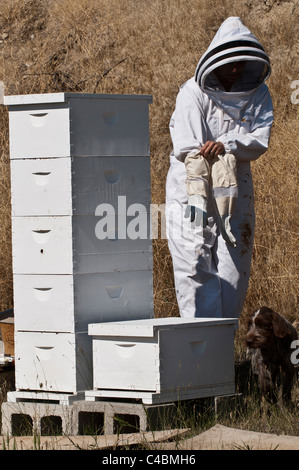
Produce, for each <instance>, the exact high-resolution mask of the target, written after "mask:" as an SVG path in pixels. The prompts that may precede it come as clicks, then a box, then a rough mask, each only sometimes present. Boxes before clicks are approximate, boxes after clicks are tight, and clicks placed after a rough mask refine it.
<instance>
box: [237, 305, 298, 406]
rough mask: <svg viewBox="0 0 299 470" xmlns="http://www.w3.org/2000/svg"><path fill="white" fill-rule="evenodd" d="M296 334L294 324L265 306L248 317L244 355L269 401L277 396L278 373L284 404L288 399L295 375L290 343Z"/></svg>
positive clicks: (273, 401) (275, 399) (288, 401)
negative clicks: (245, 353) (246, 348)
mask: <svg viewBox="0 0 299 470" xmlns="http://www.w3.org/2000/svg"><path fill="white" fill-rule="evenodd" d="M297 337H298V335H297V332H296V329H295V328H294V326H293V325H292V324H291V323H290V322H288V321H287V320H286V319H285V318H284V317H282V316H281V315H279V314H278V313H276V312H274V311H273V310H272V309H270V308H268V307H261V308H259V309H258V310H256V311H255V312H253V314H252V315H251V316H250V318H249V321H248V330H247V334H246V337H245V341H246V344H247V347H248V357H250V359H251V365H252V371H253V373H254V374H256V375H257V377H258V385H259V389H260V391H261V393H262V395H263V396H265V398H266V399H267V400H268V401H270V402H272V403H275V402H277V399H278V388H279V387H278V379H279V378H280V376H281V385H282V399H283V401H284V403H285V404H287V403H290V402H291V392H292V387H293V383H294V377H295V367H294V364H293V363H292V361H291V354H292V352H293V351H292V348H291V343H292V342H293V341H294V340H296V339H297Z"/></svg>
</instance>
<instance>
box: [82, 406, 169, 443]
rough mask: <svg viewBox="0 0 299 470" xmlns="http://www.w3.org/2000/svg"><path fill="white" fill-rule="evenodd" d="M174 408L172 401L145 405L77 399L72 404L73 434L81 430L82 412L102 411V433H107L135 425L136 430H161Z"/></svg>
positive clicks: (113, 432) (167, 422)
mask: <svg viewBox="0 0 299 470" xmlns="http://www.w3.org/2000/svg"><path fill="white" fill-rule="evenodd" d="M175 409H176V408H175V405H174V404H173V403H168V404H163V405H149V406H147V405H144V404H142V403H134V402H113V401H78V402H74V404H73V430H74V432H75V434H80V433H81V432H82V431H81V422H80V418H81V415H82V414H83V413H102V414H103V416H104V420H103V428H104V434H107V435H109V434H115V433H117V432H119V430H120V432H125V431H123V430H122V428H123V429H124V428H127V427H129V428H131V429H133V428H134V427H135V431H136V432H145V431H148V430H161V429H164V426H165V425H166V424H167V425H169V422H170V421H171V419H172V420H174V417H175ZM133 417H136V418H137V420H134V419H133Z"/></svg>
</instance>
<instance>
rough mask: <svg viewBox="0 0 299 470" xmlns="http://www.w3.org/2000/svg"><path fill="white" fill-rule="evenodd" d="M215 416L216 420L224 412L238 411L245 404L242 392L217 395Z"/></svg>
mask: <svg viewBox="0 0 299 470" xmlns="http://www.w3.org/2000/svg"><path fill="white" fill-rule="evenodd" d="M214 403H215V417H216V420H217V419H219V418H220V417H222V416H223V415H224V414H226V415H227V414H230V413H238V412H240V410H241V409H242V407H243V405H244V400H243V395H242V393H234V394H232V395H223V396H218V397H215V399H214Z"/></svg>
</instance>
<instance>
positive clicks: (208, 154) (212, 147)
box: [199, 140, 225, 158]
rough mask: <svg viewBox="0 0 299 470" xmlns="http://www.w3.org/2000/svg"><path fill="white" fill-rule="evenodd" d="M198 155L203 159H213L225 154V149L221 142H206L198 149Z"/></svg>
mask: <svg viewBox="0 0 299 470" xmlns="http://www.w3.org/2000/svg"><path fill="white" fill-rule="evenodd" d="M199 153H200V155H202V156H203V157H205V158H213V157H217V156H218V155H222V154H224V153H225V147H224V145H223V143H222V142H213V141H211V140H208V141H207V142H206V143H205V144H204V145H203V146H202V147H201V149H200V151H199Z"/></svg>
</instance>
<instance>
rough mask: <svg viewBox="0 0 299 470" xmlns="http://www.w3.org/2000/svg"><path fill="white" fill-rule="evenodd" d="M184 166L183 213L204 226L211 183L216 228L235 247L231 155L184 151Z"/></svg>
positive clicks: (234, 183) (234, 177)
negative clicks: (207, 157) (185, 202)
mask: <svg viewBox="0 0 299 470" xmlns="http://www.w3.org/2000/svg"><path fill="white" fill-rule="evenodd" d="M185 167H186V171H187V193H188V204H187V208H186V212H185V217H187V218H190V220H191V222H195V224H196V225H197V226H201V227H202V228H204V227H206V225H207V222H208V217H207V205H208V197H209V194H210V186H211V190H212V196H213V200H214V206H215V211H216V216H217V219H218V220H217V221H218V225H219V229H220V232H221V234H222V236H223V238H224V240H225V241H226V242H227V243H228V244H229V245H231V246H234V247H235V246H236V239H235V237H234V235H233V234H232V231H231V226H230V219H231V216H232V213H233V208H234V204H235V201H236V198H237V197H238V185H237V175H236V158H235V156H234V155H233V154H230V153H225V154H224V155H218V156H217V157H213V158H212V159H210V160H207V159H206V158H204V157H203V156H202V155H201V154H200V153H199V152H195V153H191V154H189V155H187V157H186V159H185Z"/></svg>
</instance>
